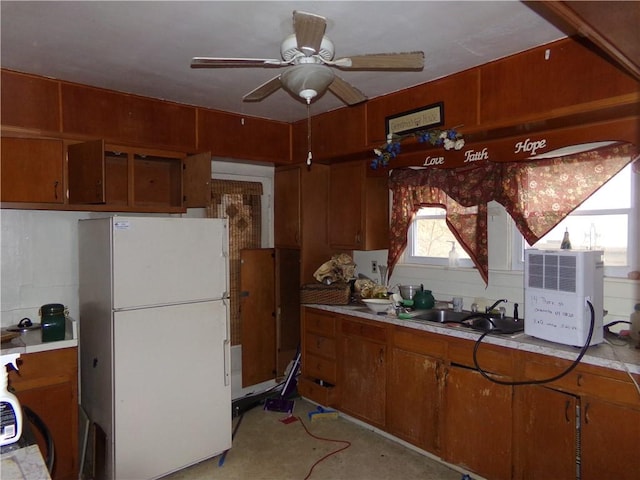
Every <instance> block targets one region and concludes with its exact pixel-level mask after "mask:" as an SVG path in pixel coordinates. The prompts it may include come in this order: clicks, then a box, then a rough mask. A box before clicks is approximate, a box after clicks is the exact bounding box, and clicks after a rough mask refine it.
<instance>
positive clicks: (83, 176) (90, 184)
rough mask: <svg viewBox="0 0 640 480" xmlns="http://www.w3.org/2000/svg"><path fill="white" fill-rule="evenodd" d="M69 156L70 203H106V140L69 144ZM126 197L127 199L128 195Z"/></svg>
mask: <svg viewBox="0 0 640 480" xmlns="http://www.w3.org/2000/svg"><path fill="white" fill-rule="evenodd" d="M67 158H68V160H67V161H68V168H69V203H71V204H84V203H88V204H91V203H105V201H106V194H105V184H106V182H105V171H106V161H105V157H104V141H102V140H96V141H93V142H84V143H75V144H72V145H69V146H68V147H67ZM125 168H126V164H125ZM125 173H126V172H125ZM125 182H126V176H125ZM125 192H126V190H125ZM124 199H125V200H126V196H125V198H124Z"/></svg>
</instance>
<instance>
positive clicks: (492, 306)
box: [485, 298, 508, 313]
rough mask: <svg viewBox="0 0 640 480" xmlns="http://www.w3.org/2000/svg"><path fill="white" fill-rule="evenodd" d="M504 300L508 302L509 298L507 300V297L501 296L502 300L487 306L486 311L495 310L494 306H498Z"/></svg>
mask: <svg viewBox="0 0 640 480" xmlns="http://www.w3.org/2000/svg"><path fill="white" fill-rule="evenodd" d="M502 302H504V303H507V302H508V300H507V299H506V298H501V299H500V300H496V303H494V304H493V305H491V306H490V307H487V308H486V309H485V312H486V313H489V312H490V311H491V310H493V309H494V308H496V307H497V306H498V305H499V304H500V303H502Z"/></svg>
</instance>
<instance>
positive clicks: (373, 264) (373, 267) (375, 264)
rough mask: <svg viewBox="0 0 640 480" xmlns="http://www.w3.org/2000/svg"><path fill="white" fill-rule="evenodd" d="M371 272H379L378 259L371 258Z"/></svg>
mask: <svg viewBox="0 0 640 480" xmlns="http://www.w3.org/2000/svg"><path fill="white" fill-rule="evenodd" d="M371 273H378V261H377V260H371Z"/></svg>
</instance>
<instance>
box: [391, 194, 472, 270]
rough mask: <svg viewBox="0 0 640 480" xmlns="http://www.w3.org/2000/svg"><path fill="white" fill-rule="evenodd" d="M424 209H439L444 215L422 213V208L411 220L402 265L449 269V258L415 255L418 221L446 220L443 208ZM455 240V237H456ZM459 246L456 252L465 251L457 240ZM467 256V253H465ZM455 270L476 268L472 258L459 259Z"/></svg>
mask: <svg viewBox="0 0 640 480" xmlns="http://www.w3.org/2000/svg"><path fill="white" fill-rule="evenodd" d="M423 208H439V209H441V210H442V212H443V213H442V214H438V215H434V214H433V213H431V214H426V213H422V214H421V213H420V211H421V210H422V208H421V209H420V210H418V211H417V212H416V214H415V215H414V217H413V219H412V220H411V224H410V225H409V229H408V231H407V246H406V247H405V249H404V253H403V255H402V263H403V264H413V265H427V266H439V267H449V257H448V256H447V257H424V256H420V255H414V238H415V225H416V223H415V222H416V220H419V219H422V220H424V219H434V220H439V219H443V220H446V216H447V215H446V213H447V212H446V210H445V209H444V208H443V207H423ZM454 238H455V237H454ZM456 242H457V246H456V250H458V253H460V252H461V251H464V249H463V248H462V245H460V242H459V241H458V239H457V238H456ZM464 253H465V254H466V252H464ZM455 268H475V265H474V263H473V261H472V260H471V259H470V258H459V259H458V266H457V267H455Z"/></svg>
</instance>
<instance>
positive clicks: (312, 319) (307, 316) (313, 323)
mask: <svg viewBox="0 0 640 480" xmlns="http://www.w3.org/2000/svg"><path fill="white" fill-rule="evenodd" d="M304 327H305V329H306V330H308V331H310V332H316V333H321V334H323V335H327V336H330V337H332V336H334V335H335V334H336V318H335V317H334V316H333V314H331V313H328V312H321V311H319V310H311V309H308V308H307V309H305V311H304Z"/></svg>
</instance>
